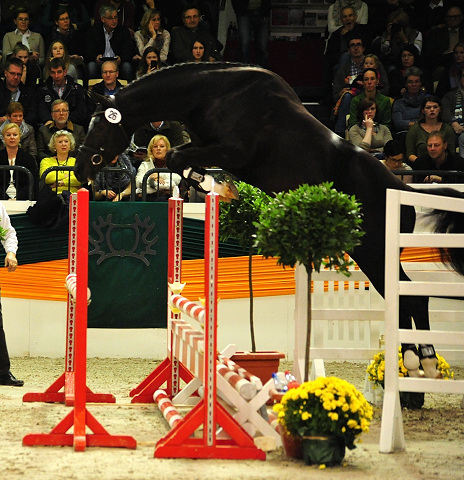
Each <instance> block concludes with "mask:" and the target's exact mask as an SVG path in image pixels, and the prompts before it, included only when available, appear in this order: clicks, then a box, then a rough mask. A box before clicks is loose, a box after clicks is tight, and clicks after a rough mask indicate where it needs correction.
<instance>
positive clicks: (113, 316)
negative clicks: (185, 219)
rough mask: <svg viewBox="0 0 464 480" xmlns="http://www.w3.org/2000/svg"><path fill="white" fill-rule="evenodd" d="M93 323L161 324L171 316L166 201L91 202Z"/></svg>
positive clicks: (97, 325)
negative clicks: (168, 298) (168, 289)
mask: <svg viewBox="0 0 464 480" xmlns="http://www.w3.org/2000/svg"><path fill="white" fill-rule="evenodd" d="M89 220H90V221H89V288H90V290H91V292H92V302H91V303H90V306H89V318H88V326H89V327H90V328H92V327H93V328H163V327H166V318H167V303H166V302H167V244H168V204H167V203H157V202H150V203H148V202H147V203H142V202H134V203H127V202H124V203H110V202H91V203H90V219H89Z"/></svg>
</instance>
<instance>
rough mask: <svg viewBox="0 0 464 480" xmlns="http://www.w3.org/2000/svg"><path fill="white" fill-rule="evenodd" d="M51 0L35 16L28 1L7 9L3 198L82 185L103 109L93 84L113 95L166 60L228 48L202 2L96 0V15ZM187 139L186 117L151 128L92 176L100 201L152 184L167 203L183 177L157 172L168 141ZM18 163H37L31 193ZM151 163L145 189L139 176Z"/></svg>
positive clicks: (154, 195)
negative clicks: (78, 167)
mask: <svg viewBox="0 0 464 480" xmlns="http://www.w3.org/2000/svg"><path fill="white" fill-rule="evenodd" d="M43 3H44V5H43V8H42V16H41V14H40V13H41V12H40V9H33V14H32V15H31V14H30V11H29V10H27V9H26V8H23V7H22V6H21V5H22V3H21V2H20V5H18V7H19V8H17V10H16V11H14V13H12V14H11V12H10V17H9V18H7V16H6V11H5V10H4V9H2V11H1V16H2V22H1V24H0V25H1V26H0V30H1V32H2V37H3V40H2V51H1V61H2V67H1V69H0V71H1V72H2V74H0V77H2V78H1V79H0V165H4V167H2V169H0V193H1V192H3V193H1V195H2V199H10V200H16V199H18V200H23V199H28V198H30V197H32V199H37V197H38V193H39V191H40V189H41V188H43V186H45V185H49V186H50V187H51V188H52V189H53V190H55V191H56V192H57V193H58V194H60V193H62V192H63V191H66V190H67V191H70V192H74V191H76V189H77V188H78V187H79V182H77V179H76V178H75V176H74V174H73V173H72V172H70V170H69V169H68V167H72V166H73V165H74V163H75V160H76V155H77V151H78V148H79V146H80V145H81V144H82V143H83V141H84V138H85V134H86V131H87V128H88V125H89V121H90V119H91V115H92V113H93V112H94V110H95V107H96V104H95V102H94V101H93V100H92V99H91V97H90V96H89V95H88V90H92V91H93V92H95V93H97V94H100V95H114V94H115V93H116V92H117V91H118V90H119V89H121V88H123V87H124V86H125V85H127V83H129V82H131V81H133V80H135V79H136V78H140V77H141V76H143V75H145V74H147V73H151V72H153V71H154V70H157V69H159V68H161V67H163V66H167V65H172V64H175V63H181V62H200V61H215V60H221V59H222V56H221V53H220V51H221V50H222V48H223V46H222V45H221V44H220V43H219V41H218V40H217V39H216V38H215V36H214V35H213V34H212V33H211V32H212V30H213V29H212V28H211V26H210V24H209V23H208V21H207V20H206V19H205V17H204V16H203V15H202V14H201V12H200V9H199V7H198V6H197V5H198V4H201V3H202V2H198V1H195V2H194V1H186V2H183V3H179V5H178V6H177V8H173V6H172V5H171V6H169V3H166V2H162V1H161V2H160V5H163V6H164V7H165V8H166V12H161V11H160V10H157V8H156V6H155V1H154V0H138V1H137V0H97V1H95V2H91V3H92V6H91V8H92V12H91V14H89V8H87V7H86V6H84V5H83V4H82V3H81V2H78V1H77V0H66V1H61V0H46V1H45V2H43ZM203 3H204V2H203ZM174 15H176V16H177V18H175V16H174ZM167 25H169V30H168V28H167ZM189 141H190V137H189V135H188V133H187V132H186V131H185V128H184V126H183V125H182V124H180V123H179V122H176V121H171V120H159V121H157V122H152V123H150V124H148V125H144V126H143V127H142V128H140V129H139V130H138V131H136V132H135V134H134V136H133V138H132V143H131V147H130V148H129V149H128V150H127V151H126V152H125V153H123V154H121V155H119V156H118V157H116V158H115V159H114V161H113V162H112V165H111V169H108V171H105V172H103V173H102V174H100V175H99V176H98V178H97V179H96V180H95V182H93V184H92V185H91V190H92V194H93V198H94V199H95V200H108V201H119V200H126V199H129V198H131V196H132V194H134V192H132V185H136V187H135V188H136V191H135V196H136V198H137V199H142V192H143V191H144V190H146V191H147V199H148V200H154V201H159V200H166V199H167V197H168V196H169V195H170V194H171V192H172V189H173V188H174V186H176V185H179V183H180V180H181V179H180V177H178V175H174V174H170V173H165V172H164V171H162V172H157V171H156V169H164V170H166V165H165V162H164V157H165V155H166V152H167V151H168V150H169V148H171V147H174V146H178V145H181V144H183V143H186V142H189ZM163 152H164V154H162V153H163ZM1 158H3V160H1ZM15 165H16V166H22V167H25V168H27V169H28V170H30V172H31V174H32V179H33V186H32V190H31V191H30V190H29V183H30V182H29V178H31V177H29V176H28V175H26V174H25V172H24V169H20V168H16V167H15V168H8V167H9V166H15ZM60 167H62V168H64V167H66V168H64V169H63V170H60ZM50 168H51V170H50ZM152 169H155V172H150V173H149V174H148V175H147V179H146V188H145V189H142V184H141V181H142V180H141V179H142V178H143V177H144V174H145V173H146V172H148V171H149V170H152ZM125 170H127V172H125Z"/></svg>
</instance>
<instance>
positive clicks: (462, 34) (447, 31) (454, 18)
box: [423, 7, 464, 80]
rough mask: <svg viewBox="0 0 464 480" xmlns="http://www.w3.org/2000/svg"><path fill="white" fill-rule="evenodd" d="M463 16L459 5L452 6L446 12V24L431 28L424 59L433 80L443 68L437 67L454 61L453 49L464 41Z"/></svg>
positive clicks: (436, 78)
mask: <svg viewBox="0 0 464 480" xmlns="http://www.w3.org/2000/svg"><path fill="white" fill-rule="evenodd" d="M462 20H463V16H462V11H461V9H460V8H459V7H451V8H449V9H448V11H447V12H446V26H445V27H442V28H434V29H432V30H430V33H429V35H428V37H427V40H426V42H425V45H424V52H423V59H424V64H427V66H428V67H429V70H430V71H431V72H432V74H433V80H438V79H439V74H440V73H441V70H440V69H439V70H437V71H436V69H437V68H439V67H441V69H443V67H445V66H447V65H449V64H450V63H452V53H453V49H454V47H455V46H456V44H457V43H460V42H464V25H463V24H462Z"/></svg>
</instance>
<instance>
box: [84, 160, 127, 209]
mask: <svg viewBox="0 0 464 480" xmlns="http://www.w3.org/2000/svg"><path fill="white" fill-rule="evenodd" d="M108 167H110V168H119V169H125V170H127V171H129V172H134V173H135V169H134V167H133V166H132V163H131V159H130V158H129V156H128V155H127V154H126V153H121V154H120V155H118V156H116V157H114V159H113V160H112V161H111V162H110V163H109V164H108ZM93 188H94V199H95V200H97V201H98V200H107V201H110V202H119V201H120V200H128V199H129V198H130V194H131V191H132V186H131V177H130V175H129V174H128V173H125V172H124V171H121V170H113V171H111V170H110V171H99V172H98V173H97V176H96V178H95V181H94V184H93Z"/></svg>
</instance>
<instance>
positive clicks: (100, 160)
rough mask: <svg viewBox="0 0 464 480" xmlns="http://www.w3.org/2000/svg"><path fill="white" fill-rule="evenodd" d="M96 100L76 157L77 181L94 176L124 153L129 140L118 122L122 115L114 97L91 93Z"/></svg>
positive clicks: (83, 180) (128, 136)
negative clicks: (95, 105) (86, 131)
mask: <svg viewBox="0 0 464 480" xmlns="http://www.w3.org/2000/svg"><path fill="white" fill-rule="evenodd" d="M90 96H91V97H92V98H93V99H94V100H95V102H97V104H98V105H97V109H96V110H95V113H94V114H93V115H92V120H91V121H90V125H89V131H88V133H87V136H86V137H85V140H84V144H83V145H81V146H80V147H79V153H78V154H77V159H76V177H77V178H78V180H79V181H80V182H86V181H87V179H92V180H93V179H95V175H96V174H97V172H98V171H99V170H101V169H102V168H103V167H105V166H106V165H108V164H109V163H110V162H111V160H113V159H114V157H116V155H119V154H120V153H121V152H123V151H124V150H125V149H126V148H127V147H128V146H129V143H130V135H128V134H127V133H126V131H125V130H124V127H123V126H122V124H121V121H122V115H121V112H120V111H119V110H118V108H117V106H116V101H115V99H114V97H103V96H102V95H98V94H96V93H92V92H90Z"/></svg>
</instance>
